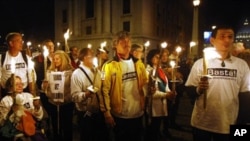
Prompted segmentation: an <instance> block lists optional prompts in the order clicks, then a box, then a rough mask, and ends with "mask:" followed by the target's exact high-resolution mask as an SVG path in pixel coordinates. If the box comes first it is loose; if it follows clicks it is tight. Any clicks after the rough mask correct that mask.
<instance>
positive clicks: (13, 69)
mask: <svg viewBox="0 0 250 141" xmlns="http://www.w3.org/2000/svg"><path fill="white" fill-rule="evenodd" d="M10 67H11V78H12V83H13V84H12V86H13V88H12V89H13V90H12V91H13V94H14V93H15V91H16V78H15V77H16V76H15V71H16V62H15V60H14V59H11V66H10Z"/></svg>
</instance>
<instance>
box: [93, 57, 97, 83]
mask: <svg viewBox="0 0 250 141" xmlns="http://www.w3.org/2000/svg"><path fill="white" fill-rule="evenodd" d="M93 65H94V68H95V72H94V80H93V87H95V79H96V75H97V69H96V68H97V67H98V59H97V57H95V58H94V59H93Z"/></svg>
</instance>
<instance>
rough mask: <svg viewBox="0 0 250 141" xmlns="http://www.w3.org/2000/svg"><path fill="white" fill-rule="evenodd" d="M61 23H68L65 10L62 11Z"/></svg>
mask: <svg viewBox="0 0 250 141" xmlns="http://www.w3.org/2000/svg"><path fill="white" fill-rule="evenodd" d="M62 22H63V23H67V22H68V11H67V10H66V9H64V10H63V11H62Z"/></svg>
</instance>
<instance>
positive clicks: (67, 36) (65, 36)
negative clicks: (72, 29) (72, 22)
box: [64, 29, 69, 40]
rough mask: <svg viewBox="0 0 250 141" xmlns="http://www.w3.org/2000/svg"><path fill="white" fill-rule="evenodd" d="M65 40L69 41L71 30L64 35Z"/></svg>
mask: <svg viewBox="0 0 250 141" xmlns="http://www.w3.org/2000/svg"><path fill="white" fill-rule="evenodd" d="M64 39H65V40H67V39H69V29H68V30H67V31H66V32H65V33H64Z"/></svg>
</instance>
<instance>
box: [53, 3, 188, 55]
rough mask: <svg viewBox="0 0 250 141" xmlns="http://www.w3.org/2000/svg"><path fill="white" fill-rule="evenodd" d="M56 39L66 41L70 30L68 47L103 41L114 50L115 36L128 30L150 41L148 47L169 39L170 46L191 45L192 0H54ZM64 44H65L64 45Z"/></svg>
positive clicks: (141, 40) (138, 38) (139, 39)
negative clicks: (184, 0)
mask: <svg viewBox="0 0 250 141" xmlns="http://www.w3.org/2000/svg"><path fill="white" fill-rule="evenodd" d="M55 15H56V16H55V41H56V42H61V45H63V44H64V42H65V40H64V36H63V35H64V33H65V32H66V31H67V30H68V29H69V30H70V33H71V34H70V38H69V39H68V41H67V42H68V44H69V46H72V45H75V46H78V47H79V48H81V47H86V46H87V45H88V44H91V45H92V47H93V48H97V47H99V46H100V44H101V43H102V42H104V41H106V42H107V47H108V49H109V50H110V51H111V50H112V49H111V48H112V37H113V35H114V34H115V33H116V32H118V31H121V30H126V31H129V32H130V34H131V36H132V38H133V40H132V42H136V43H139V44H142V45H143V44H144V43H145V42H146V41H150V46H149V48H155V47H160V44H161V42H163V41H166V42H167V43H168V47H169V49H170V50H171V49H174V47H175V46H176V45H181V46H182V47H183V49H184V50H185V49H186V48H188V46H189V42H190V40H191V30H192V18H190V17H192V1H187V2H183V1H182V0H55ZM61 47H62V46H61Z"/></svg>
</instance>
